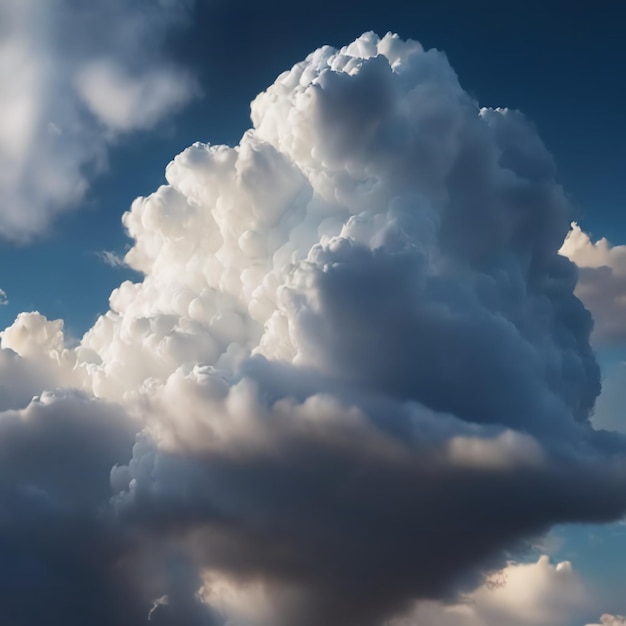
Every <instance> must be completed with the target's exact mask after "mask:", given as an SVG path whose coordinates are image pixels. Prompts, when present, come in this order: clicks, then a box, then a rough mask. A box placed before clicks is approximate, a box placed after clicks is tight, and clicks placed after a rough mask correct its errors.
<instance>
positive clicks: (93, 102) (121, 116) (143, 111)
mask: <svg viewBox="0 0 626 626" xmlns="http://www.w3.org/2000/svg"><path fill="white" fill-rule="evenodd" d="M76 88H77V90H78V94H79V95H80V97H81V98H82V99H83V101H84V102H85V104H87V106H88V107H89V110H90V111H91V112H92V113H93V114H94V115H95V116H96V117H97V118H98V119H99V120H100V121H101V122H102V123H103V124H104V125H105V126H107V127H108V128H109V129H111V130H113V131H115V132H129V131H132V130H138V129H148V128H151V127H152V126H154V125H155V124H156V123H157V122H159V121H160V120H161V119H162V118H163V117H165V116H166V115H168V114H170V113H172V112H174V111H177V110H178V109H180V108H181V107H182V106H183V105H185V104H186V103H187V102H188V100H189V98H190V95H191V94H193V92H194V89H195V82H194V81H193V80H192V79H191V77H190V76H188V75H186V74H185V73H181V72H180V69H169V68H159V69H158V70H153V71H151V72H149V73H144V74H143V75H139V76H136V77H135V76H131V75H129V74H127V73H125V71H124V68H123V67H120V66H119V65H116V64H115V63H112V62H111V61H110V60H106V59H105V60H97V61H93V62H91V63H86V64H84V65H83V66H82V67H81V68H80V69H79V70H78V72H77V74H76Z"/></svg>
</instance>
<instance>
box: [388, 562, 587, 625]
mask: <svg viewBox="0 0 626 626" xmlns="http://www.w3.org/2000/svg"><path fill="white" fill-rule="evenodd" d="M593 604H594V601H593V598H592V595H591V593H590V592H589V590H588V589H587V588H586V586H585V584H584V583H583V581H582V579H581V578H580V577H579V575H578V574H577V573H576V572H575V571H574V569H573V568H572V565H571V564H570V563H569V562H562V563H558V564H557V565H553V564H552V563H550V560H549V559H548V557H546V556H542V557H541V558H540V559H539V560H538V561H537V562H536V563H528V564H519V563H511V564H509V565H508V566H507V567H505V568H504V569H503V570H501V571H499V572H497V573H495V574H494V575H493V576H492V577H491V578H490V579H489V580H488V581H487V582H486V583H485V584H483V585H482V586H481V587H479V588H478V589H476V590H475V591H474V592H472V593H470V594H468V595H467V596H465V598H463V601H462V602H460V603H457V604H454V605H444V604H440V603H435V602H431V603H418V604H417V605H416V606H415V609H414V610H413V612H412V613H409V614H408V615H406V616H404V617H402V618H398V619H395V620H392V621H391V622H390V623H389V626H414V625H415V626H417V625H419V626H567V625H568V624H571V623H572V622H573V621H574V620H575V619H576V617H577V616H579V615H581V614H584V613H585V612H588V611H589V610H590V609H591V610H593V608H594V607H593Z"/></svg>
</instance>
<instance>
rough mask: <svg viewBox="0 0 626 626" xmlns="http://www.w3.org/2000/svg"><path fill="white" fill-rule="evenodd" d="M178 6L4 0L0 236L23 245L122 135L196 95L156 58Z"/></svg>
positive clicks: (182, 8)
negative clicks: (21, 241)
mask: <svg viewBox="0 0 626 626" xmlns="http://www.w3.org/2000/svg"><path fill="white" fill-rule="evenodd" d="M190 4H191V3H190V2H184V1H183V0H174V1H173V2H165V1H162V0H159V1H158V2H154V1H148V0H141V1H139V2H126V1H124V0H107V1H104V0H98V1H95V2H86V1H80V2H70V1H69V0H60V1H59V2H39V1H38V0H0V42H1V43H0V81H1V83H2V85H3V88H2V90H1V93H0V108H1V109H2V119H1V120H0V235H1V236H3V237H5V238H6V237H8V238H13V239H20V240H24V239H28V238H30V237H32V236H34V235H37V234H40V233H41V232H44V231H45V229H46V227H47V226H48V224H49V223H50V220H51V219H52V218H53V217H54V216H55V215H57V214H58V213H60V212H62V211H66V210H68V209H70V208H72V207H74V206H75V205H76V204H77V202H78V201H79V200H80V199H81V198H82V197H83V195H84V193H85V191H86V189H87V187H88V184H89V181H90V177H91V175H92V174H93V173H95V172H97V171H98V170H100V169H102V168H103V167H104V166H105V165H106V158H107V150H108V146H109V145H110V144H111V143H112V142H115V141H117V140H119V138H120V136H121V135H122V133H128V132H131V131H135V130H144V129H147V128H151V127H153V126H154V125H156V124H157V123H158V122H160V121H161V120H162V119H163V118H165V117H166V116H167V115H169V114H171V113H173V112H175V111H177V110H179V109H180V108H181V107H182V106H183V105H184V104H186V103H187V102H188V100H189V99H190V98H191V97H192V96H193V94H194V93H195V92H196V91H197V88H196V85H195V82H194V80H193V78H192V77H191V76H190V75H189V74H188V73H187V72H186V71H185V70H184V69H181V68H179V67H176V66H174V65H173V64H172V63H171V62H169V61H168V60H167V59H166V58H164V57H163V54H162V52H161V48H162V46H161V44H162V41H163V38H164V35H165V34H166V33H167V32H168V31H169V30H170V29H171V28H173V27H177V26H179V25H182V24H183V23H184V20H185V15H186V13H187V9H188V7H189V5H190Z"/></svg>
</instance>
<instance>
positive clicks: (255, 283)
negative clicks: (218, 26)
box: [0, 33, 626, 626]
mask: <svg viewBox="0 0 626 626" xmlns="http://www.w3.org/2000/svg"><path fill="white" fill-rule="evenodd" d="M252 121H253V125H254V127H253V128H252V129H251V130H249V131H248V132H247V133H245V135H244V136H243V137H242V139H241V142H240V143H239V145H237V146H236V147H227V146H211V145H205V144H199V143H198V144H194V145H193V146H191V147H190V148H188V149H187V150H185V151H184V152H183V153H182V154H180V155H178V156H177V157H176V158H175V159H174V161H173V162H172V163H170V165H169V166H168V168H167V171H166V176H167V180H168V184H167V185H164V186H162V187H161V188H159V189H158V190H157V191H156V192H155V193H154V194H152V195H151V196H149V197H147V198H139V199H137V200H136V201H135V202H134V203H133V205H132V207H131V209H130V211H129V212H128V213H126V214H125V216H124V218H123V221H124V226H125V227H126V229H127V231H128V233H129V235H130V236H131V237H132V238H133V241H134V243H133V246H132V248H131V249H130V250H129V252H128V253H127V254H126V256H125V259H124V261H125V263H127V264H128V265H129V266H130V267H132V268H134V269H136V270H138V271H139V272H142V273H143V274H144V278H143V280H142V281H140V282H137V283H131V282H124V283H123V284H122V285H120V287H119V288H118V289H116V290H115V291H114V292H113V293H112V294H111V298H110V310H109V311H108V312H107V313H106V314H105V315H103V316H102V317H101V318H99V319H98V321H97V322H96V323H95V325H94V326H93V328H91V329H90V330H89V331H88V332H87V333H86V334H85V336H84V337H83V338H82V340H81V341H80V343H79V345H77V346H71V345H67V344H66V342H65V339H64V336H63V332H62V324H61V323H60V322H53V321H49V320H46V319H45V318H43V317H42V316H40V315H38V314H23V315H21V316H20V317H19V318H18V319H17V320H16V322H15V323H14V324H13V325H12V326H10V327H9V328H7V329H6V330H5V331H4V332H3V334H2V348H3V352H1V353H0V354H4V355H5V356H6V359H5V360H6V363H5V364H4V365H5V366H6V370H7V372H6V374H5V377H6V378H7V379H9V380H10V379H11V378H10V376H11V375H12V376H13V377H14V379H17V375H16V374H15V373H13V374H11V372H14V371H23V372H24V373H23V374H20V376H21V377H22V378H25V379H27V381H28V383H27V382H23V383H22V387H23V389H21V390H20V393H19V394H15V397H12V399H11V402H10V404H8V405H7V408H10V409H13V410H15V409H17V410H19V409H23V407H24V406H26V405H27V403H28V399H29V394H30V393H32V388H33V387H36V385H43V386H44V387H46V388H50V387H51V386H53V387H55V388H56V387H59V388H75V389H79V390H81V391H82V393H83V394H85V395H86V397H87V398H94V397H95V398H98V400H91V401H90V402H94V403H95V404H94V406H96V407H99V406H101V404H99V403H101V402H104V403H106V406H111V405H114V406H116V407H117V409H118V410H119V411H120V412H121V414H122V415H124V416H126V417H125V419H127V420H129V421H130V423H131V424H132V425H133V428H134V430H135V431H136V432H137V433H138V436H137V439H136V441H135V444H134V447H133V451H132V454H130V453H129V454H128V455H127V457H126V458H120V457H121V456H123V454H121V452H120V453H119V454H118V452H119V450H118V449H117V448H116V454H113V455H112V456H109V457H106V455H104V456H101V457H98V455H97V454H95V452H94V453H93V455H92V456H93V458H94V459H96V458H107V459H109V462H110V467H109V470H108V472H107V474H106V476H105V478H106V479H109V478H110V486H111V492H110V496H111V497H110V499H103V500H102V501H101V502H100V505H99V506H97V507H94V509H93V515H92V516H88V517H87V518H86V521H85V517H84V511H83V510H82V509H80V510H78V512H76V511H74V510H72V515H73V517H70V518H67V517H63V518H58V519H60V520H62V521H59V522H58V524H57V527H58V528H61V527H63V526H64V525H67V524H69V523H70V522H69V521H68V520H78V522H80V523H81V524H84V526H81V528H85V529H86V530H85V534H83V535H81V541H83V543H79V544H77V545H78V551H76V550H73V551H70V560H69V561H66V560H64V556H63V555H64V548H61V549H59V551H57V552H55V555H56V556H55V559H53V560H52V561H49V560H47V559H44V562H45V563H46V567H47V568H48V570H47V571H52V570H53V569H54V568H55V567H57V568H60V569H61V570H62V571H63V572H68V573H67V576H66V577H65V578H62V580H64V581H67V585H66V586H65V587H62V588H61V589H57V590H56V591H55V594H54V600H55V604H53V605H52V609H51V610H52V614H53V615H54V617H55V618H56V619H59V620H60V619H63V620H65V621H64V623H70V624H72V623H84V622H85V621H88V622H90V623H96V624H100V623H102V624H107V623H116V624H125V623H134V624H136V623H142V621H144V622H145V621H146V620H148V616H150V620H152V621H156V622H157V623H161V624H171V623H186V624H190V625H196V624H211V623H215V622H216V621H217V622H219V621H220V620H222V621H225V620H227V619H229V618H232V620H235V623H237V620H239V621H240V623H252V624H255V623H259V624H265V623H266V624H272V626H277V625H279V626H280V625H281V624H284V625H285V626H319V625H320V624H324V625H331V626H334V625H339V624H341V625H343V626H351V625H356V624H358V625H359V626H370V625H371V626H378V625H380V624H383V623H385V622H386V620H388V619H390V618H392V617H393V616H397V615H400V614H402V613H404V612H405V611H407V610H409V609H410V608H411V607H412V606H413V604H414V602H415V601H426V600H428V601H440V602H447V601H449V600H451V599H454V598H455V597H458V596H459V594H462V593H464V592H467V591H469V590H471V589H473V588H476V587H480V585H481V584H482V582H483V581H484V577H485V576H486V575H488V574H489V573H490V572H493V571H495V570H498V569H500V568H502V567H503V566H506V561H507V554H508V553H509V552H510V551H511V550H515V549H519V548H522V547H524V546H525V545H526V544H527V542H528V541H531V540H533V538H535V537H536V536H537V535H540V534H541V533H543V532H545V531H546V530H547V529H549V528H550V527H551V526H552V525H553V524H555V523H565V522H581V521H608V520H612V519H616V518H618V517H619V516H621V515H623V514H624V512H625V511H626V489H625V487H626V455H625V451H626V448H625V445H624V441H623V439H622V438H621V437H620V436H618V435H615V434H609V433H603V432H600V431H595V430H593V429H592V428H591V425H590V423H589V415H590V413H591V411H592V409H593V406H594V402H595V399H596V397H597V395H598V393H599V391H600V380H599V369H598V366H597V364H596V362H595V359H594V356H593V352H592V350H591V348H590V345H589V335H590V332H591V328H592V321H591V316H590V314H589V312H588V311H587V310H586V309H585V308H584V307H583V305H582V304H581V302H580V301H579V300H578V298H577V297H576V296H575V294H574V288H575V285H576V280H577V270H576V267H575V265H574V264H573V263H572V262H570V261H569V260H568V259H567V258H565V257H564V256H562V255H559V254H558V251H559V247H560V245H561V243H562V241H563V238H564V237H565V234H566V233H567V230H568V225H569V216H568V205H567V202H566V199H565V195H564V193H563V191H562V189H561V188H560V187H559V185H558V184H557V183H556V182H555V178H554V164H553V163H552V159H551V157H550V155H549V153H548V152H547V150H546V149H545V147H544V146H543V144H542V143H541V140H540V139H539V138H538V137H537V135H536V133H535V131H534V130H533V128H532V126H531V124H529V122H528V121H526V120H525V118H524V117H523V116H522V114H521V113H519V112H516V111H511V110H507V109H487V108H480V107H479V106H478V105H477V103H476V102H475V101H474V100H473V99H472V98H471V97H470V96H468V94H467V93H466V92H465V91H464V90H463V89H462V88H461V86H460V85H459V83H458V80H457V78H456V75H455V74H454V72H453V70H452V68H451V67H450V66H449V64H448V61H447V59H446V57H445V55H443V54H442V53H440V52H438V51H436V50H429V51H425V50H423V48H422V47H421V46H420V44H418V43H417V42H413V41H402V40H401V39H400V38H398V37H397V36H393V35H387V36H385V37H383V38H382V39H381V38H379V37H377V36H376V35H374V34H373V33H367V34H365V35H363V36H362V37H360V38H359V39H357V40H356V41H354V42H353V43H352V44H350V45H349V46H347V47H345V48H342V49H340V50H337V49H334V48H330V47H323V48H321V49H319V50H317V51H315V52H313V53H312V54H311V55H309V56H308V57H307V59H305V60H304V61H303V62H301V63H299V64H297V65H296V66H294V67H293V68H292V69H291V70H290V71H287V72H285V73H283V74H281V75H280V76H279V77H278V78H277V79H276V81H275V83H274V84H273V85H271V86H270V87H269V88H268V89H267V90H266V91H265V92H263V93H262V94H260V95H259V96H258V97H257V98H256V99H255V100H254V102H253V103H252ZM20 368H22V369H21V370H20ZM30 370H32V376H30V377H29V376H28V374H27V372H28V371H30ZM82 406H83V410H84V412H85V417H86V418H87V419H88V417H87V414H89V413H90V412H91V408H90V407H91V404H89V402H87V401H85V402H84V403H83V405H82ZM8 414H9V415H11V413H8ZM1 419H2V415H0V420H1ZM8 419H10V418H8ZM90 445H91V444H90ZM94 445H96V446H97V445H98V444H97V441H96V443H95V444H94ZM103 445H104V441H103ZM113 457H115V460H112V459H113ZM37 467H38V470H39V472H40V473H41V477H40V478H38V479H37V480H36V481H35V484H37V485H40V486H41V487H40V488H41V489H43V490H44V491H45V492H46V493H48V492H50V493H51V494H52V495H51V496H50V498H51V499H52V501H53V502H54V501H56V499H57V492H58V493H61V490H60V488H59V489H56V488H55V489H56V490H55V489H52V487H49V486H48V483H47V482H46V480H45V477H46V472H47V462H46V460H45V459H42V461H41V463H40V464H38V465H37ZM98 467H100V466H98ZM109 472H110V474H109ZM98 475H99V476H100V477H102V475H103V473H102V472H100V473H99V474H98ZM20 480H21V479H20ZM62 480H66V478H63V479H62ZM85 480H86V485H91V484H92V482H93V484H95V479H91V478H90V479H89V480H87V477H86V478H85ZM70 491H71V490H70ZM53 510H54V509H53ZM16 515H17V514H16ZM76 516H78V517H76ZM78 522H76V523H78ZM72 523H74V522H72ZM15 527H17V523H16V524H15ZM12 532H15V531H14V530H13V526H12V527H11V528H10V530H9V531H8V534H7V536H10V535H11V533H12ZM83 537H84V540H83V539H82V538H83ZM19 545H21V544H19ZM48 545H49V542H48V541H45V542H43V543H42V550H44V556H45V554H47V552H45V551H46V550H47V549H48V548H47V546H48ZM65 545H66V544H62V546H65ZM103 546H104V548H103ZM33 550H35V552H32V551H31V552H28V551H27V552H25V554H26V555H27V557H28V558H26V557H24V559H25V560H23V559H22V553H21V552H20V550H18V552H17V553H16V557H15V558H16V561H15V564H14V566H15V567H18V566H19V567H23V568H26V570H27V569H28V566H29V565H28V564H29V563H30V562H31V561H30V560H29V559H31V558H35V560H36V559H37V558H39V557H38V556H37V550H38V548H34V549H33ZM103 553H104V554H105V556H106V558H104V557H103V556H102V554H103ZM81 555H84V557H83V556H81ZM42 558H43V557H42ZM12 563H13V562H12ZM537 567H539V568H541V567H543V568H544V569H545V570H546V572H547V573H546V576H547V577H548V578H550V577H553V576H556V574H555V572H554V571H553V568H551V566H549V565H548V564H546V563H544V562H540V564H538V566H537ZM68 568H69V569H68ZM561 569H563V568H561ZM515 571H518V570H515ZM519 571H522V570H519ZM542 571H543V570H542ZM559 571H560V570H559ZM73 576H75V577H76V578H77V579H78V580H86V581H95V580H98V581H99V583H98V585H97V586H95V587H94V586H91V587H90V589H92V591H91V595H89V596H88V601H86V602H85V604H84V606H83V609H82V613H81V615H80V616H78V613H73V614H72V615H69V613H70V612H69V611H66V612H63V611H64V609H63V607H67V606H75V601H76V593H77V592H76V589H77V587H74V586H72V584H70V580H71V579H72V577H73ZM563 576H565V575H564V574H563ZM568 580H569V579H568ZM89 584H91V583H89ZM83 588H84V587H81V589H83ZM41 589H43V587H42V588H41ZM93 589H102V593H103V594H104V597H105V600H103V602H104V601H106V606H107V607H109V609H108V611H109V612H108V613H107V614H106V616H105V617H103V616H101V615H100V613H99V612H98V611H97V610H96V609H95V607H96V606H97V605H98V598H96V597H95V596H97V595H98V593H97V592H96V591H93ZM249 589H252V592H251V593H252V596H253V597H252V599H250V598H249V597H248V596H247V593H248V590H249ZM220 590H221V591H220ZM41 593H43V591H41V590H40V589H39V588H37V590H36V594H41ZM0 594H1V591H0ZM107 594H108V595H107ZM220 594H222V595H223V594H226V595H227V596H229V597H232V598H235V599H237V598H238V599H239V600H240V601H241V604H240V603H239V602H235V604H237V605H238V606H239V608H238V609H236V610H235V609H232V604H233V603H232V602H231V603H226V604H224V602H222V600H220V602H217V601H216V600H215V598H216V597H218V598H221V597H222V595H220ZM47 598H48V596H45V597H44V600H45V599H47ZM1 599H2V598H1V595H0V600H1ZM92 600H93V602H92ZM258 603H260V604H262V605H263V611H260V612H259V613H258V614H256V615H254V613H255V611H254V610H251V609H250V607H251V606H253V605H254V606H256V605H257V604H258ZM1 604H2V602H0V605H1ZM32 604H33V603H32V602H31V603H30V604H29V606H31V605H32ZM39 604H40V605H41V603H39ZM20 606H25V605H20ZM541 606H543V605H541ZM228 607H231V608H228ZM246 607H247V608H246ZM231 609H232V610H231ZM544 609H545V607H544ZM29 610H30V609H29ZM542 610H543V609H542ZM545 610H547V609H545ZM20 611H22V612H20ZM224 612H226V614H224ZM231 613H232V614H231ZM118 616H119V618H118ZM79 617H80V621H79ZM11 618H12V623H15V624H18V625H21V624H30V623H32V622H33V620H32V614H31V613H28V610H27V609H26V608H22V609H20V610H18V609H16V610H15V611H14V612H13V613H12V614H11ZM72 619H73V620H74V622H72ZM98 620H100V621H98ZM107 620H108V621H107ZM125 620H126V621H125ZM242 620H243V621H242ZM246 620H248V621H247V622H246ZM250 620H252V621H251V622H250Z"/></svg>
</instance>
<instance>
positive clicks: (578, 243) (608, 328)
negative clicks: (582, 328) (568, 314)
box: [560, 223, 626, 345]
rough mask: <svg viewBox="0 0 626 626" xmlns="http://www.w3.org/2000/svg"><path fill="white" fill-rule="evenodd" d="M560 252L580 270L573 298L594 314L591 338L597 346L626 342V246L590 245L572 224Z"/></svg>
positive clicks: (603, 242)
mask: <svg viewBox="0 0 626 626" xmlns="http://www.w3.org/2000/svg"><path fill="white" fill-rule="evenodd" d="M560 253H561V254H562V255H564V256H566V257H568V258H569V259H570V260H572V261H573V262H574V263H576V265H578V267H579V278H578V284H577V285H576V292H575V293H576V295H577V296H578V297H579V298H580V299H581V300H582V301H583V302H584V303H585V306H587V307H588V308H589V310H590V311H591V313H592V314H593V319H594V339H595V340H596V341H597V342H598V343H600V344H608V345H615V344H622V343H624V341H625V340H626V296H625V295H624V294H626V246H613V245H611V244H610V243H609V242H608V241H607V239H606V238H604V237H603V238H602V239H599V240H598V241H596V242H593V241H592V240H591V238H590V237H589V235H588V234H587V233H585V232H584V231H583V230H582V229H581V228H580V226H578V224H576V223H573V224H572V228H571V230H570V232H569V233H568V235H567V237H566V239H565V242H564V243H563V246H562V248H561V250H560Z"/></svg>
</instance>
